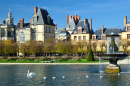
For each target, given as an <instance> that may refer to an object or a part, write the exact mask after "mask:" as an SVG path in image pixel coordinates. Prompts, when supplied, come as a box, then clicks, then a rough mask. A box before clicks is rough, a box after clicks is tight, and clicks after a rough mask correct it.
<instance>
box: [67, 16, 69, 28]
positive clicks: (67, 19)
mask: <svg viewBox="0 0 130 86" xmlns="http://www.w3.org/2000/svg"><path fill="white" fill-rule="evenodd" d="M68 24H69V16H68V15H67V26H68Z"/></svg>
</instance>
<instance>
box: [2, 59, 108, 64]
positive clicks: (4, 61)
mask: <svg viewBox="0 0 130 86" xmlns="http://www.w3.org/2000/svg"><path fill="white" fill-rule="evenodd" d="M98 62H99V61H98V60H97V59H96V60H95V61H87V59H81V61H75V60H72V61H56V62H54V63H98ZM101 62H108V61H107V60H102V61H101ZM0 63H41V61H29V60H25V61H12V60H9V61H7V60H0Z"/></svg>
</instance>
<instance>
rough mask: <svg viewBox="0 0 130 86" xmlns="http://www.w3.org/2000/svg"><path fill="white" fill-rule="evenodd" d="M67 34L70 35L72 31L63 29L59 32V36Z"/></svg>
mask: <svg viewBox="0 0 130 86" xmlns="http://www.w3.org/2000/svg"><path fill="white" fill-rule="evenodd" d="M67 35H70V33H69V32H68V31H61V32H60V33H59V36H67Z"/></svg>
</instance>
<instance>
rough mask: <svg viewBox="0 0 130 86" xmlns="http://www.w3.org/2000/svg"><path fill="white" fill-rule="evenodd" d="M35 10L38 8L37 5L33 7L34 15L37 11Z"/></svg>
mask: <svg viewBox="0 0 130 86" xmlns="http://www.w3.org/2000/svg"><path fill="white" fill-rule="evenodd" d="M37 10H38V7H36V6H35V7H34V15H36V13H37Z"/></svg>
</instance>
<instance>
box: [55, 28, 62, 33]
mask: <svg viewBox="0 0 130 86" xmlns="http://www.w3.org/2000/svg"><path fill="white" fill-rule="evenodd" d="M62 30H63V28H57V29H56V30H55V33H60V32H61V31H62Z"/></svg>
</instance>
